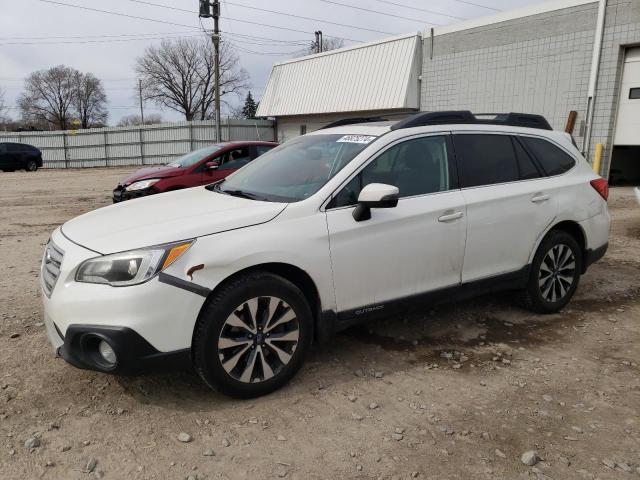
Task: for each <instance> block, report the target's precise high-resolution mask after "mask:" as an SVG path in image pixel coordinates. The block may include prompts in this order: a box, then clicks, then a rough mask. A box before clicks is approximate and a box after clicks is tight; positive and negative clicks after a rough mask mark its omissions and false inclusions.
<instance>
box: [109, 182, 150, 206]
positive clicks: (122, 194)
mask: <svg viewBox="0 0 640 480" xmlns="http://www.w3.org/2000/svg"><path fill="white" fill-rule="evenodd" d="M156 193H158V191H157V190H155V189H154V188H153V187H149V188H145V189H142V190H133V191H128V190H126V187H125V186H124V185H118V186H117V187H116V188H114V189H113V196H112V199H113V203H118V202H124V201H125V200H132V199H134V198H140V197H146V196H149V195H153V194H156Z"/></svg>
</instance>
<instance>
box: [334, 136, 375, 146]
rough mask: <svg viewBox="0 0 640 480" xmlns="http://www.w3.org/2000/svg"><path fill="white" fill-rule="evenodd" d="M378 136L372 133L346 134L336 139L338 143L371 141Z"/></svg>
mask: <svg viewBox="0 0 640 480" xmlns="http://www.w3.org/2000/svg"><path fill="white" fill-rule="evenodd" d="M375 138H376V137H374V136H371V135H345V136H344V137H341V138H339V139H338V140H336V142H337V143H365V144H366V143H371V142H373V141H374V140H375Z"/></svg>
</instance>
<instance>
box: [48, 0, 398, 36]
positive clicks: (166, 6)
mask: <svg viewBox="0 0 640 480" xmlns="http://www.w3.org/2000/svg"><path fill="white" fill-rule="evenodd" d="M41 1H45V0H41ZM129 1H130V2H133V3H141V4H143V5H152V6H154V7H160V8H167V9H169V10H176V11H178V12H187V13H198V12H196V11H195V10H187V9H184V8H178V7H173V6H171V5H163V4H161V3H153V2H147V1H144V0H129ZM226 3H228V4H229V5H235V6H237V7H242V8H249V9H251V10H257V11H260V12H267V13H273V14H276V15H284V16H287V17H293V18H300V19H302V20H311V21H313V22H322V23H327V24H329V25H336V26H339V27H345V28H353V29H356V30H364V31H367V32H373V33H382V34H383V35H394V34H393V33H390V32H383V31H381V30H374V29H371V28H365V27H358V26H356V25H348V24H344V23H338V22H332V21H330V20H322V19H319V18H313V17H304V16H301V15H294V14H292V13H286V12H279V11H277V10H269V9H265V8H258V7H250V6H248V5H242V4H240V3H233V2H226ZM226 20H232V21H236V22H244V23H254V22H248V21H246V20H238V19H235V18H231V17H226ZM257 25H264V26H267V25H266V24H257ZM276 28H283V27H276ZM287 30H290V29H287ZM305 33H307V32H305ZM327 36H329V35H327ZM345 40H348V39H346V38H345Z"/></svg>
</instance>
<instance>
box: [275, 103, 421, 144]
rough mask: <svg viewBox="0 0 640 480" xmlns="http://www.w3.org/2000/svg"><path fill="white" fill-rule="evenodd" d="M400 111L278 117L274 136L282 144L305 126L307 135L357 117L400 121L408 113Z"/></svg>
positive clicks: (296, 134) (295, 135) (297, 134)
mask: <svg viewBox="0 0 640 480" xmlns="http://www.w3.org/2000/svg"><path fill="white" fill-rule="evenodd" d="M402 112H403V111H402V110H384V111H382V110H377V111H364V112H341V113H329V114H315V115H294V116H286V117H278V118H277V121H276V135H277V141H278V142H280V143H282V142H285V141H287V140H291V139H292V138H294V137H297V136H299V135H300V127H301V126H303V125H304V126H305V127H306V131H307V133H311V132H313V131H315V130H319V129H321V128H322V127H324V126H325V125H327V124H329V123H331V122H335V121H337V120H342V119H344V118H358V117H385V116H387V118H389V119H398V120H400V119H402V118H404V117H405V116H406V115H408V114H410V113H415V111H410V112H409V113H405V114H403V113H402Z"/></svg>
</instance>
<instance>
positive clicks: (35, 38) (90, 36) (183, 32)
mask: <svg viewBox="0 0 640 480" xmlns="http://www.w3.org/2000/svg"><path fill="white" fill-rule="evenodd" d="M197 31H200V30H199V29H197V28H194V29H193V30H185V31H182V32H156V33H120V34H117V35H78V36H70V35H60V36H46V37H0V40H55V39H68V38H72V39H83V38H117V37H141V36H144V35H153V36H158V35H182V34H185V33H193V32H197Z"/></svg>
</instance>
